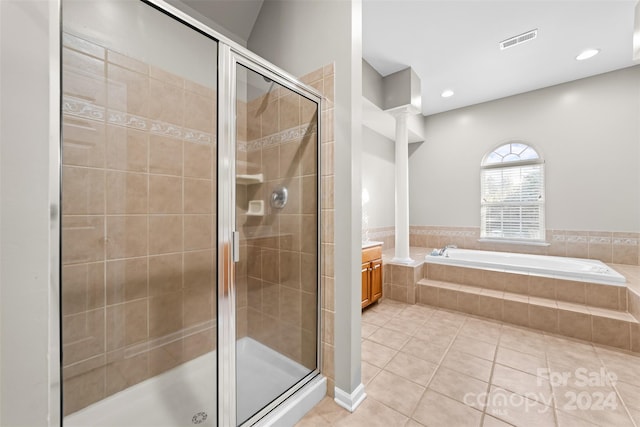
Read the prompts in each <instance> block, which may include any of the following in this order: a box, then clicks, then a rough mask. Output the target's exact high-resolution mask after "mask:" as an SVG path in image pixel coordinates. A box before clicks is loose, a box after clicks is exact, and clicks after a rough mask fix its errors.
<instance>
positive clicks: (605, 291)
mask: <svg viewBox="0 0 640 427" xmlns="http://www.w3.org/2000/svg"><path fill="white" fill-rule="evenodd" d="M586 303H587V305H591V306H595V307H602V308H609V309H612V310H618V306H619V303H618V287H617V286H607V285H598V284H595V283H587V284H586Z"/></svg>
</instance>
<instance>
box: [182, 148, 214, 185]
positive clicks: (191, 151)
mask: <svg viewBox="0 0 640 427" xmlns="http://www.w3.org/2000/svg"><path fill="white" fill-rule="evenodd" d="M212 149H213V147H212V146H211V145H209V144H196V143H192V142H185V143H184V176H185V177H191V178H204V179H212V176H213V175H212V174H213V172H212V171H213V170H214V166H213V158H214V157H213V156H214V154H213V151H212Z"/></svg>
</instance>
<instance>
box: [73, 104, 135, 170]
mask: <svg viewBox="0 0 640 427" xmlns="http://www.w3.org/2000/svg"><path fill="white" fill-rule="evenodd" d="M62 137H63V150H62V156H63V157H62V164H64V165H74V166H88V167H95V168H102V167H104V162H105V141H106V132H105V125H104V123H101V122H96V121H94V120H86V119H82V118H80V117H73V116H67V115H63V117H62ZM145 158H146V151H145Z"/></svg>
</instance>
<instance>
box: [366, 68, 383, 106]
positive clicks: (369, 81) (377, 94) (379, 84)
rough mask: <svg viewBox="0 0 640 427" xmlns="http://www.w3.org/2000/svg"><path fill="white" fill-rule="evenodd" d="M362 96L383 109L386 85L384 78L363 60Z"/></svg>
mask: <svg viewBox="0 0 640 427" xmlns="http://www.w3.org/2000/svg"><path fill="white" fill-rule="evenodd" d="M362 96H364V97H365V98H367V99H368V100H369V101H371V102H373V103H374V104H376V105H377V106H378V107H380V108H383V105H384V84H383V80H382V76H381V75H380V73H378V72H377V71H376V70H375V68H373V67H372V66H371V64H369V63H368V62H367V61H365V60H364V59H363V60H362Z"/></svg>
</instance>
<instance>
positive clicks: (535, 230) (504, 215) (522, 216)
mask: <svg viewBox="0 0 640 427" xmlns="http://www.w3.org/2000/svg"><path fill="white" fill-rule="evenodd" d="M518 145H519V148H520V149H521V147H522V144H518ZM503 147H504V146H503ZM500 148H502V147H500ZM528 148H529V149H530V147H528ZM496 151H497V150H496ZM494 153H495V151H494V152H492V153H490V154H489V155H488V156H486V157H485V159H491V158H492V157H491V155H492V154H494ZM534 153H535V151H534ZM535 157H536V158H535V159H531V160H530V161H525V162H523V161H522V159H521V158H517V157H515V158H513V160H506V159H505V161H503V162H487V163H492V164H491V166H490V167H486V166H485V167H484V168H483V169H482V171H481V195H482V199H481V212H480V215H481V237H483V238H495V239H510V240H538V241H539V240H544V237H545V227H544V164H543V163H542V162H541V160H540V159H539V158H537V153H536V156H535ZM527 160H528V159H527ZM496 163H499V164H496ZM509 163H517V164H509Z"/></svg>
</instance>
